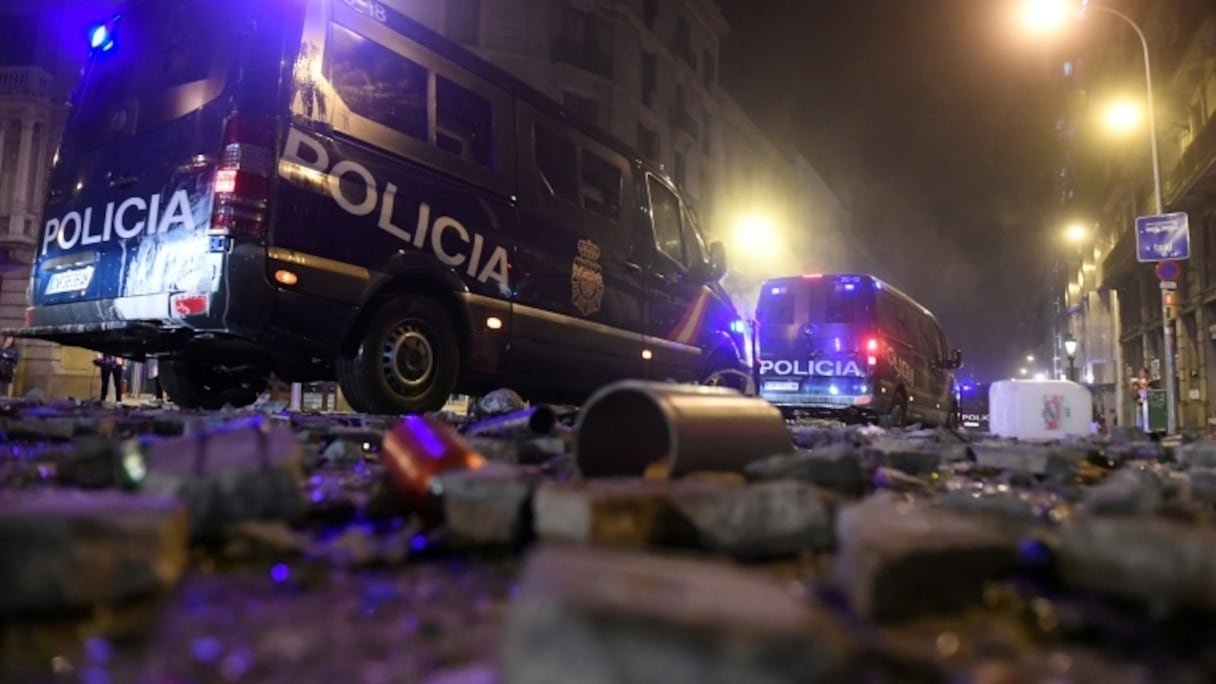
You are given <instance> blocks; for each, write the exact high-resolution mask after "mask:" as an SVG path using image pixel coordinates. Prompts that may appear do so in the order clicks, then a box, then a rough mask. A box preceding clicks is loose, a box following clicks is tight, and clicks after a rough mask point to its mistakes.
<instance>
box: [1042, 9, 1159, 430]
mask: <svg viewBox="0 0 1216 684" xmlns="http://www.w3.org/2000/svg"><path fill="white" fill-rule="evenodd" d="M1030 7H1031V9H1033V10H1035V11H1036V12H1039V13H1040V14H1041V15H1042V16H1040V17H1039V19H1040V21H1039V25H1040V27H1042V26H1047V25H1048V24H1055V23H1058V22H1059V20H1061V19H1062V18H1063V17H1064V16H1065V14H1066V13H1067V12H1066V10H1065V6H1064V5H1063V4H1061V3H1059V2H1044V1H1043V0H1039V2H1037V3H1032V4H1031V5H1030ZM1086 10H1097V11H1099V12H1105V13H1107V14H1110V15H1112V16H1115V17H1118V18H1119V19H1122V20H1123V21H1124V22H1126V23H1127V25H1128V26H1131V27H1132V30H1133V31H1135V32H1136V37H1137V38H1139V39H1140V47H1141V48H1142V49H1143V51H1144V83H1145V87H1146V92H1147V100H1146V104H1147V105H1148V130H1149V141H1150V143H1151V150H1152V158H1153V200H1154V203H1155V206H1156V209H1157V215H1158V216H1160V215H1162V214H1164V213H1165V200H1164V199H1163V197H1162V195H1161V155H1160V153H1159V151H1158V149H1157V112H1156V106H1155V105H1154V104H1153V69H1152V61H1151V58H1150V55H1149V49H1148V39H1147V38H1145V37H1144V31H1143V30H1141V29H1140V25H1139V24H1137V23H1136V22H1135V21H1134V20H1133V19H1132V18H1131V17H1129V16H1127V15H1126V14H1124V13H1123V12H1120V11H1119V10H1117V9H1114V8H1111V7H1106V6H1103V5H1098V4H1094V3H1091V2H1086V3H1085V5H1084V7H1083V8H1082V12H1084V11H1086ZM1162 285H1163V286H1162V289H1161V329H1162V337H1163V342H1164V347H1165V351H1164V356H1165V391H1166V393H1165V397H1166V424H1167V429H1168V431H1169V432H1170V433H1174V432H1176V431H1177V428H1178V413H1177V406H1176V404H1177V388H1176V387H1175V386H1174V329H1173V325H1172V323H1171V321H1170V319H1169V312H1168V311H1167V304H1166V291H1167V290H1166V287H1165V284H1164V283H1163V284H1162ZM1116 344H1118V342H1116Z"/></svg>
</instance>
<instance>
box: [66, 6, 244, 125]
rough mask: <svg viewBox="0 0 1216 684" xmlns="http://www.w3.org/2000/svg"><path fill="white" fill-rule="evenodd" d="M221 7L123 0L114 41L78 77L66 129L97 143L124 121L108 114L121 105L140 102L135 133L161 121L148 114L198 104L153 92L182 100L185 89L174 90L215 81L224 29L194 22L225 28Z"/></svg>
mask: <svg viewBox="0 0 1216 684" xmlns="http://www.w3.org/2000/svg"><path fill="white" fill-rule="evenodd" d="M227 6H229V3H223V2H213V1H207V0H185V1H184V2H148V1H145V2H131V3H129V4H128V6H127V8H126V9H125V10H124V11H123V12H122V14H121V15H119V17H118V19H117V20H116V23H115V25H114V29H113V45H112V46H111V47H109V48H108V49H106V50H104V51H101V52H98V53H97V54H95V55H93V56H92V57H91V58H90V61H89V63H88V65H87V66H86V67H85V69H84V71H83V72H82V74H81V82H80V86H79V88H78V90H77V94H76V102H75V107H74V110H75V111H76V112H77V117H79V118H78V120H77V122H76V124H75V126H73V127H72V129H73V130H75V132H76V133H77V134H79V135H80V136H82V137H83V139H82V140H80V141H79V143H80V144H81V145H82V146H85V147H87V146H92V145H97V144H102V143H104V142H105V132H106V129H107V128H108V129H109V131H110V132H111V133H115V132H118V131H121V130H122V129H123V126H121V125H120V124H122V123H124V121H123V120H119V119H116V118H115V116H116V115H115V111H116V108H117V107H119V106H120V105H121V104H122V103H129V102H139V103H140V104H141V110H142V111H141V112H140V113H141V114H142V116H140V117H138V118H135V117H133V116H132V117H131V118H133V119H135V121H136V122H137V126H138V130H142V129H146V128H150V127H152V126H155V125H159V124H161V123H164V121H163V120H160V119H158V118H157V117H156V116H154V115H152V112H153V111H160V110H165V111H181V110H189V109H192V108H193V107H197V106H198V104H200V103H197V102H194V103H192V106H191V107H186V106H185V105H183V104H179V103H178V102H176V100H174V101H173V102H171V103H165V104H161V103H158V102H156V101H155V97H157V96H163V97H164V98H187V99H188V98H190V97H191V96H192V93H188V92H185V91H177V90H176V89H178V88H179V87H181V86H186V85H188V84H192V83H199V82H203V81H208V80H209V79H211V78H213V77H218V78H222V73H223V69H222V66H223V65H222V63H221V61H220V60H221V59H222V58H223V57H224V55H226V54H228V52H229V50H227V49H226V48H227V42H228V41H227V40H226V39H225V35H226V33H225V32H223V31H200V30H199V27H202V26H225V25H231V24H232V23H233V20H232V17H230V16H227V9H226V8H227ZM166 105H167V106H166ZM128 116H130V115H128ZM128 132H131V133H133V132H137V131H128Z"/></svg>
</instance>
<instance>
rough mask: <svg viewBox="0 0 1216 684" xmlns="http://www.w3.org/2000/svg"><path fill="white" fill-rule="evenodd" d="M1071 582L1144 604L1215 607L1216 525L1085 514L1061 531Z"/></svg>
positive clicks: (1061, 568)
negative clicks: (1200, 525) (1207, 525)
mask: <svg viewBox="0 0 1216 684" xmlns="http://www.w3.org/2000/svg"><path fill="white" fill-rule="evenodd" d="M1056 561H1057V568H1058V572H1059V574H1060V577H1061V578H1062V579H1063V580H1064V581H1065V582H1066V583H1068V584H1070V585H1072V586H1075V587H1079V588H1082V589H1087V590H1091V591H1098V592H1104V593H1109V594H1113V595H1116V596H1121V597H1124V598H1129V599H1135V600H1139V601H1143V602H1145V603H1149V604H1153V605H1158V606H1164V607H1171V608H1186V609H1194V610H1201V611H1208V612H1211V611H1216V530H1214V529H1211V528H1206V527H1196V526H1192V525H1186V524H1183V523H1178V522H1175V521H1171V520H1166V519H1162V518H1152V517H1087V518H1079V519H1077V520H1076V521H1074V522H1072V523H1070V524H1068V525H1065V526H1063V527H1061V528H1060V530H1059V544H1058V547H1057V549H1056Z"/></svg>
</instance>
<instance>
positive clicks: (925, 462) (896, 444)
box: [863, 433, 942, 475]
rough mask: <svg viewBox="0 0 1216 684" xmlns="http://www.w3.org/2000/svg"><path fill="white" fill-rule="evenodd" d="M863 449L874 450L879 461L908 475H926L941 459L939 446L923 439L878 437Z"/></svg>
mask: <svg viewBox="0 0 1216 684" xmlns="http://www.w3.org/2000/svg"><path fill="white" fill-rule="evenodd" d="M935 434H936V433H935ZM865 451H873V452H876V453H877V459H876V460H877V461H878V462H879V463H881V464H882V465H884V466H887V467H889V468H894V469H896V470H900V471H903V472H905V473H907V474H909V475H928V474H929V473H932V472H934V471H936V470H937V468H938V466H939V465H940V464H941V461H942V449H941V446H940V445H938V444H937V443H936V442H925V441H923V440H913V439H880V440H877V441H875V442H874V443H873V444H870V445H869V446H867V447H864V448H863V452H865Z"/></svg>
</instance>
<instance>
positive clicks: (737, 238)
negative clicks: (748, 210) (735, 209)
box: [734, 214, 777, 256]
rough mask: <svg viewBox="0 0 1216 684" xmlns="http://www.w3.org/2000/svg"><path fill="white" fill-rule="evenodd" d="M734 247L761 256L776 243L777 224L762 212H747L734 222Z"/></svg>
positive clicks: (742, 251) (745, 252)
mask: <svg viewBox="0 0 1216 684" xmlns="http://www.w3.org/2000/svg"><path fill="white" fill-rule="evenodd" d="M734 243H735V244H734V247H735V249H737V250H738V251H739V252H741V253H744V254H750V255H752V256H763V255H764V253H765V252H767V251H768V250H771V249H772V248H773V245H775V244H777V226H776V224H775V223H774V222H773V219H772V218H770V217H769V216H766V215H764V214H747V215H745V216H743V218H741V219H739V221H738V222H737V223H736V224H735V233H734Z"/></svg>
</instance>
